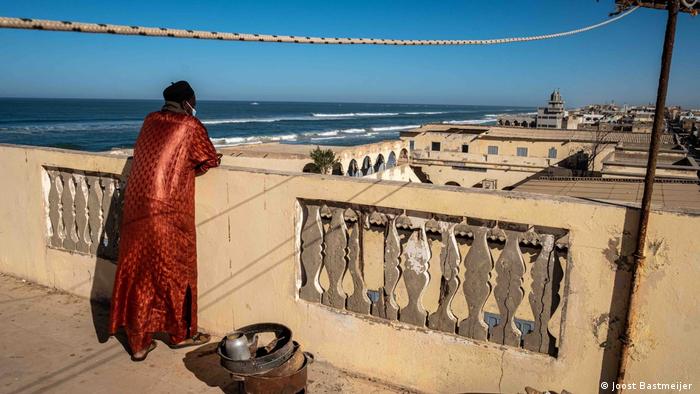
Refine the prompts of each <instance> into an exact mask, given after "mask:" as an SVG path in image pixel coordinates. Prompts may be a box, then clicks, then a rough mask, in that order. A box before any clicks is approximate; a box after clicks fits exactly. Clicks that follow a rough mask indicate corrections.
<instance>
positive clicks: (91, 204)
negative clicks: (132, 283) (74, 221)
mask: <svg viewBox="0 0 700 394" xmlns="http://www.w3.org/2000/svg"><path fill="white" fill-rule="evenodd" d="M87 181H88V184H89V186H90V194H89V195H88V203H87V206H88V226H89V227H90V254H93V255H97V248H98V247H99V246H100V239H101V237H102V225H103V217H102V195H103V192H102V185H101V184H100V178H99V177H97V176H94V175H89V176H88V177H87Z"/></svg>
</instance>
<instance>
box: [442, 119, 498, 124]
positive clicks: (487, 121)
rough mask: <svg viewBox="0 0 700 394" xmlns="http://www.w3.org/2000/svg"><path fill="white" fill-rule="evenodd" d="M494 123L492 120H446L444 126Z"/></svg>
mask: <svg viewBox="0 0 700 394" xmlns="http://www.w3.org/2000/svg"><path fill="white" fill-rule="evenodd" d="M490 122H494V120H493V119H466V120H446V121H443V122H442V123H444V124H484V123H490Z"/></svg>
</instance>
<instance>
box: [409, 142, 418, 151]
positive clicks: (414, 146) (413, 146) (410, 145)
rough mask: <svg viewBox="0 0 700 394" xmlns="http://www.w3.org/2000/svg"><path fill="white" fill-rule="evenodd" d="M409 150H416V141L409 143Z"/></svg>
mask: <svg viewBox="0 0 700 394" xmlns="http://www.w3.org/2000/svg"><path fill="white" fill-rule="evenodd" d="M408 148H409V149H411V150H416V141H414V140H410V141H408Z"/></svg>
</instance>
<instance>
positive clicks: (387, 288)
mask: <svg viewBox="0 0 700 394" xmlns="http://www.w3.org/2000/svg"><path fill="white" fill-rule="evenodd" d="M396 219H397V217H392V218H390V219H389V220H387V230H386V239H385V241H384V286H383V287H382V291H381V293H380V297H379V298H380V299H379V301H378V302H377V303H376V304H374V305H372V314H373V315H377V316H380V317H383V318H385V319H388V320H396V319H398V315H399V304H398V303H397V302H396V285H397V284H398V283H399V277H400V276H401V270H400V267H399V264H400V260H399V257H400V255H401V242H400V240H399V232H398V230H396ZM375 311H377V313H375Z"/></svg>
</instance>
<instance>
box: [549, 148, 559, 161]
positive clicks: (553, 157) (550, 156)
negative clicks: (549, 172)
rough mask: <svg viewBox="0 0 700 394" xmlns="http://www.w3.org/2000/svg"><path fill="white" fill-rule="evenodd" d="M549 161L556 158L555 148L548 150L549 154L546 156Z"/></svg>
mask: <svg viewBox="0 0 700 394" xmlns="http://www.w3.org/2000/svg"><path fill="white" fill-rule="evenodd" d="M547 157H549V158H550V159H556V158H557V149H556V148H549V154H548V155H547Z"/></svg>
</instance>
